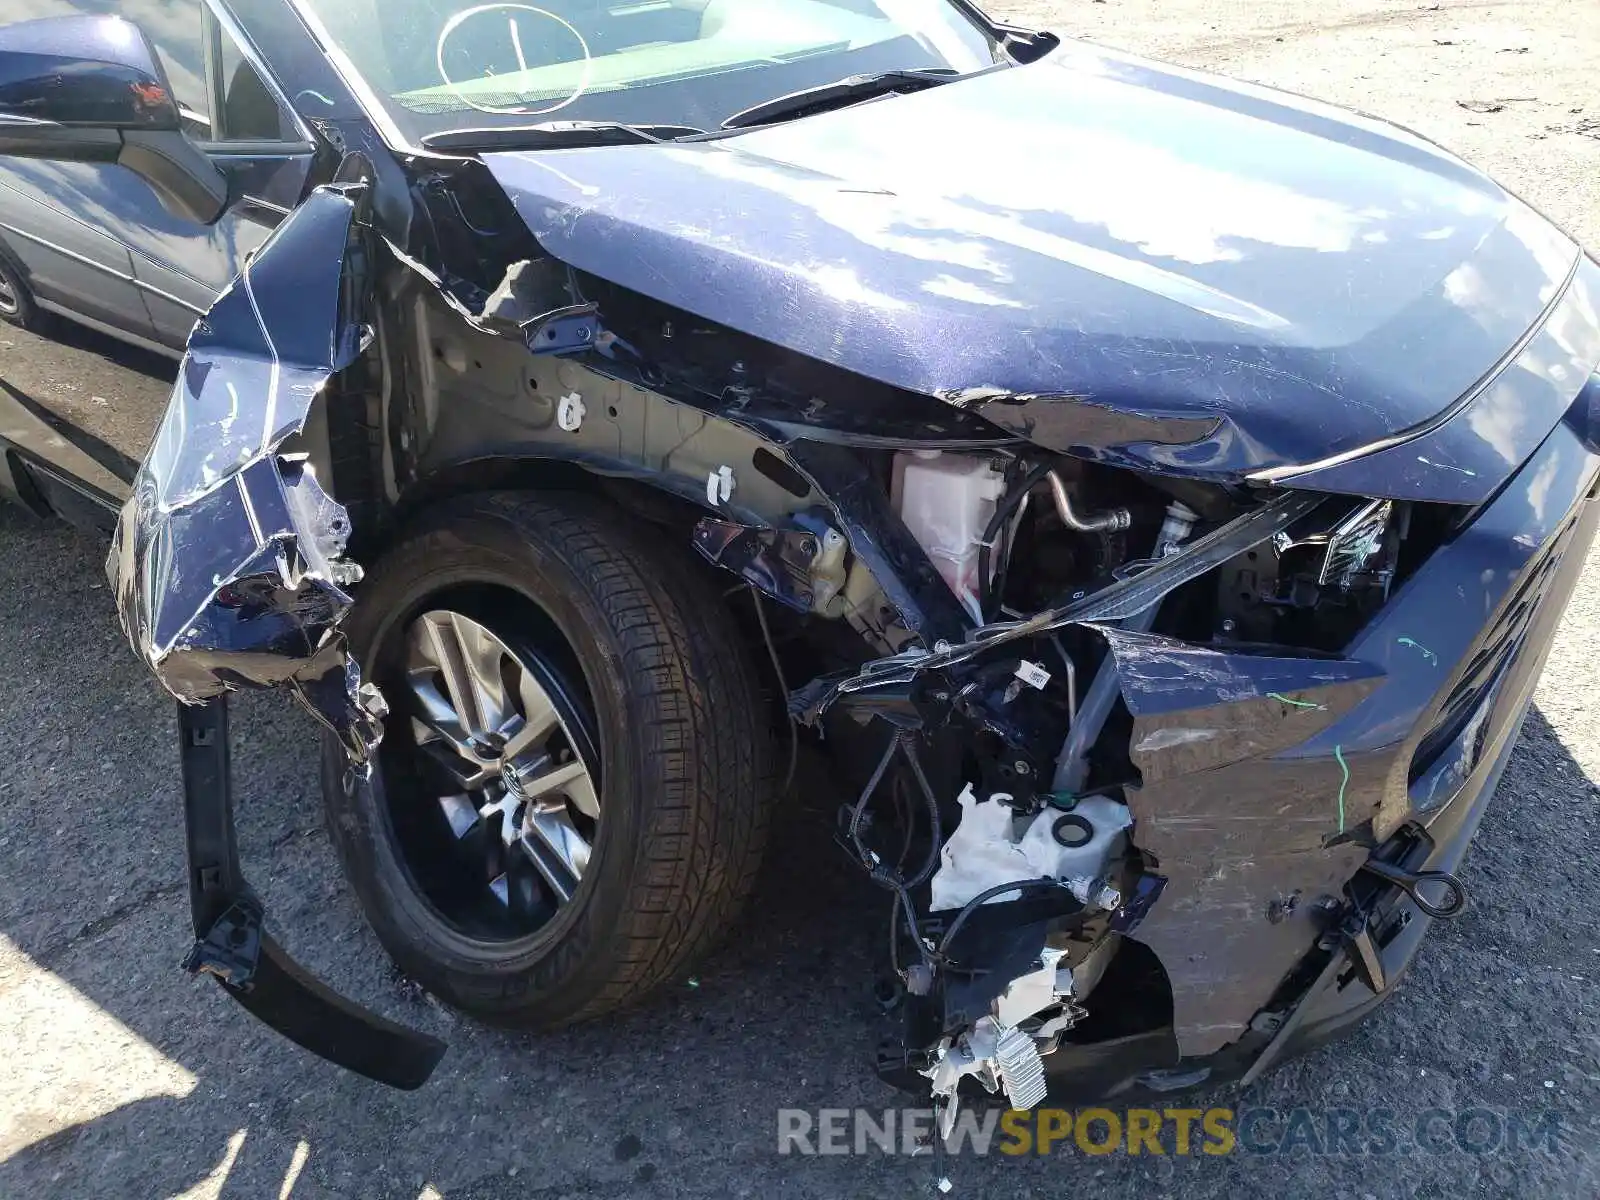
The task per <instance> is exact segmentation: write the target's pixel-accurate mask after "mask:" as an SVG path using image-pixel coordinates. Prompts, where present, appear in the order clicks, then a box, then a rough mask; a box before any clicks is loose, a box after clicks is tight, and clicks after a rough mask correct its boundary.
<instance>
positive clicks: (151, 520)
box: [107, 188, 382, 760]
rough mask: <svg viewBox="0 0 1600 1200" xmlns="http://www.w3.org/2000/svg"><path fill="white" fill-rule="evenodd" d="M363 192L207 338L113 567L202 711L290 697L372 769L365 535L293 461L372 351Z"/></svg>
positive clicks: (292, 236)
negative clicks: (341, 379) (362, 290)
mask: <svg viewBox="0 0 1600 1200" xmlns="http://www.w3.org/2000/svg"><path fill="white" fill-rule="evenodd" d="M359 194H360V189H359V188H347V189H338V188H321V189H318V190H317V191H316V192H315V193H313V195H312V196H311V197H310V198H309V199H308V200H307V201H306V202H305V203H304V204H303V205H301V206H300V207H299V208H298V209H296V210H295V211H294V212H293V213H292V214H291V215H290V216H289V217H288V218H287V219H286V220H285V221H284V222H283V223H282V224H281V225H279V226H278V228H277V230H276V231H275V232H274V233H273V236H272V237H271V238H270V239H269V240H268V241H267V242H266V244H265V245H263V246H262V247H261V249H260V250H259V251H258V252H257V253H256V254H255V255H254V256H253V257H252V258H250V259H249V260H248V261H247V262H246V264H245V267H244V271H243V272H242V273H241V274H240V275H239V277H238V278H237V279H235V280H234V281H233V283H232V284H230V285H229V286H228V287H227V289H225V290H224V291H223V293H222V295H221V296H220V297H218V299H217V302H216V303H215V305H213V306H212V308H211V311H210V312H208V313H207V314H206V316H205V317H204V318H203V319H202V320H201V321H200V323H199V324H198V325H197V326H196V327H195V331H194V333H193V335H192V336H191V337H190V339H189V349H188V353H187V354H186V355H185V356H184V360H183V365H182V367H181V368H180V370H179V374H178V381H177V384H176V385H175V386H174V388H173V392H172V400H171V402H170V403H169V405H168V407H167V413H166V416H165V418H163V420H162V423H161V428H160V430H159V431H158V433H157V435H156V440H155V444H154V445H153V446H152V447H151V450H150V454H149V457H148V458H146V459H145V462H144V465H143V467H142V468H141V469H140V471H139V474H138V477H137V478H136V479H135V480H134V485H133V492H132V495H131V496H130V497H129V499H128V502H127V505H126V506H125V507H124V508H123V510H122V515H121V518H120V519H119V521H118V523H117V535H116V541H115V543H114V544H113V546H112V550H111V557H110V560H109V562H108V563H107V573H108V574H109V576H110V577H111V582H112V585H113V587H114V588H115V590H116V595H117V606H118V609H119V611H120V614H121V618H122V627H123V630H124V632H125V633H126V634H127V636H128V640H129V641H130V642H131V643H132V644H133V648H134V651H135V652H136V653H137V654H138V655H139V656H140V658H142V659H143V660H144V661H145V662H146V663H147V664H148V665H149V666H150V668H151V669H152V670H153V671H154V672H155V673H156V677H157V678H158V679H159V680H160V681H161V683H162V686H164V687H165V688H166V689H167V690H168V691H169V692H171V693H172V694H173V695H174V696H176V697H177V698H178V699H179V700H182V701H185V702H187V703H193V702H195V701H198V700H205V699H209V698H211V697H215V696H220V695H222V694H223V693H224V692H226V691H229V690H231V689H234V688H239V687H271V686H286V687H288V688H290V689H291V690H293V691H294V692H295V693H296V695H298V696H299V697H300V698H301V700H302V701H304V702H305V703H306V704H307V706H308V707H309V708H311V709H312V711H313V712H315V713H316V714H317V715H318V716H319V717H320V718H321V719H323V720H324V721H326V722H327V723H328V724H329V725H331V726H332V727H333V728H334V729H335V730H337V731H338V732H339V734H340V736H341V737H342V738H343V740H344V742H345V744H346V746H347V747H348V749H349V750H350V753H351V755H352V757H354V758H356V759H357V760H364V759H365V758H366V757H367V756H368V754H369V753H370V751H371V749H372V747H373V746H374V745H375V744H376V742H377V738H378V734H379V730H378V724H377V720H378V718H379V717H381V715H382V712H381V700H380V699H379V698H378V697H377V694H376V692H375V691H370V690H367V691H363V689H362V688H361V685H360V680H359V678H358V676H357V674H356V671H355V668H354V666H353V664H351V663H350V661H349V659H348V657H347V655H346V653H345V648H344V639H343V636H342V635H341V634H340V633H339V632H338V630H337V628H336V627H337V625H338V623H339V621H340V619H341V618H342V617H343V616H344V613H345V611H346V610H347V609H348V608H349V606H350V596H349V594H348V593H347V592H346V591H345V585H346V584H348V583H351V582H353V581H354V580H356V579H358V578H359V577H360V568H359V567H357V566H355V565H354V564H353V563H346V562H344V561H342V560H341V558H340V555H342V554H343V552H344V546H345V541H346V539H347V538H348V536H349V533H350V523H349V518H348V516H347V515H346V513H345V510H344V508H343V507H342V506H341V505H339V504H338V503H337V502H336V501H334V500H333V499H332V498H331V497H330V496H329V495H328V494H327V492H326V491H324V489H323V486H322V483H321V482H319V480H318V479H317V477H316V474H315V471H314V469H313V467H312V466H311V464H310V462H309V461H308V460H307V459H306V458H305V456H303V455H290V454H285V453H282V452H281V450H282V447H283V446H284V444H285V443H286V442H287V441H288V440H289V439H290V438H292V437H293V436H294V435H296V434H298V433H299V432H300V431H301V430H302V429H303V428H304V427H305V424H306V420H307V418H308V416H309V415H310V413H311V408H312V405H313V404H315V403H316V402H317V401H318V400H319V399H320V398H321V397H322V396H323V394H324V390H325V388H326V386H327V383H328V381H329V379H330V378H332V376H333V375H335V374H336V373H337V372H338V371H339V370H341V369H342V368H344V367H346V366H348V365H349V364H350V363H351V362H353V361H354V360H355V358H356V357H357V356H358V355H359V353H360V338H361V332H360V325H359V323H358V322H357V321H356V320H355V319H354V314H352V313H350V312H348V311H345V310H346V308H347V305H346V302H345V299H344V289H343V286H342V284H343V273H344V263H345V252H346V248H347V245H348V243H349V240H350V237H351V235H352V228H353V222H354V218H355V211H356V199H357V197H358V196H359Z"/></svg>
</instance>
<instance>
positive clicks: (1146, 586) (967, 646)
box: [790, 492, 1325, 724]
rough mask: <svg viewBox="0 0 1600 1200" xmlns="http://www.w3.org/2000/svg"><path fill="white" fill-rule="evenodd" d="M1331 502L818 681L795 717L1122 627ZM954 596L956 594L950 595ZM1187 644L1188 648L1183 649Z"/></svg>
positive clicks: (1241, 525) (1224, 533) (1264, 514)
mask: <svg viewBox="0 0 1600 1200" xmlns="http://www.w3.org/2000/svg"><path fill="white" fill-rule="evenodd" d="M1324 499H1325V497H1323V496H1319V495H1314V494H1310V493H1305V492H1286V493H1284V494H1282V495H1280V496H1276V497H1274V498H1272V499H1271V500H1269V501H1267V503H1265V504H1263V505H1262V506H1261V507H1260V508H1257V509H1254V510H1252V511H1250V512H1248V513H1245V514H1244V515H1243V516H1242V517H1239V518H1238V519H1237V520H1234V521H1230V522H1229V523H1228V524H1226V525H1223V526H1222V527H1220V528H1218V529H1214V530H1212V531H1211V532H1210V533H1208V534H1206V535H1205V536H1204V537H1201V538H1197V539H1196V540H1195V541H1193V542H1190V543H1189V544H1188V545H1186V546H1185V547H1184V548H1183V549H1182V550H1180V551H1179V552H1178V553H1176V554H1171V555H1168V556H1167V557H1166V558H1164V559H1162V560H1161V562H1160V563H1159V564H1157V565H1155V566H1152V567H1150V568H1148V569H1147V570H1144V571H1141V572H1139V573H1138V574H1135V575H1131V576H1128V577H1126V578H1124V579H1120V580H1118V581H1117V582H1115V583H1112V584H1109V585H1108V586H1106V587H1103V588H1101V589H1100V590H1099V591H1097V592H1093V593H1090V594H1089V595H1086V596H1085V595H1081V594H1080V595H1079V596H1077V597H1076V598H1074V599H1073V600H1072V601H1071V603H1069V604H1066V605H1063V606H1062V607H1060V608H1053V609H1046V610H1045V611H1044V612H1040V613H1035V614H1034V615H1033V616H1031V617H1028V618H1027V619H1025V620H1021V621H999V622H995V623H993V624H990V625H985V626H983V627H982V628H980V629H976V630H973V631H972V634H971V636H970V637H969V638H968V639H967V640H965V641H962V642H960V643H956V644H953V645H943V646H936V647H935V648H934V649H933V651H932V652H931V653H930V652H928V651H925V650H921V649H918V650H911V651H907V652H904V653H901V654H896V655H891V656H889V657H887V658H880V659H875V660H874V661H872V662H869V663H867V664H866V665H865V666H864V667H863V668H862V669H861V670H860V671H859V672H857V673H856V674H855V675H853V676H851V677H849V678H846V679H826V680H814V681H812V683H810V684H808V685H806V686H805V687H803V688H800V689H798V690H797V691H796V692H795V693H794V695H793V696H791V697H790V709H791V711H793V712H796V713H797V714H798V715H799V716H800V718H801V719H802V720H804V721H805V722H806V723H808V724H811V723H815V722H816V721H818V720H820V719H821V718H822V716H823V714H824V713H826V712H827V710H828V709H829V708H830V707H831V706H832V705H833V704H834V702H835V701H837V700H839V699H840V698H841V697H843V696H848V695H851V694H855V693H865V692H872V691H875V690H878V689H894V688H903V687H905V686H906V685H907V684H909V683H911V682H912V681H913V680H915V679H916V677H917V676H918V675H921V674H923V673H924V672H927V671H933V670H938V669H941V668H944V667H949V666H954V665H956V664H958V663H961V662H965V661H967V660H969V659H972V658H975V657H976V656H978V655H979V654H982V653H984V652H986V651H989V650H993V649H995V648H997V647H999V646H1001V645H1004V644H1005V643H1007V642H1014V641H1018V640H1020V639H1023V638H1029V637H1034V636H1036V635H1038V634H1044V633H1049V632H1051V631H1052V630H1055V629H1060V628H1062V627H1063V626H1066V625H1074V624H1088V623H1091V622H1095V621H1118V620H1122V619H1124V618H1126V617H1131V616H1133V615H1134V614H1135V613H1139V612H1143V611H1144V610H1145V609H1147V608H1149V607H1150V606H1151V605H1152V604H1155V603H1158V602H1159V601H1160V599H1161V598H1162V597H1163V596H1165V595H1166V594H1167V593H1168V592H1170V591H1172V590H1173V589H1174V588H1177V587H1181V586H1182V585H1183V584H1185V583H1187V582H1189V581H1190V580H1191V579H1198V578H1199V577H1200V576H1201V575H1204V574H1205V573H1206V572H1207V571H1210V570H1213V569H1214V568H1216V567H1218V566H1220V565H1221V564H1223V563H1225V562H1227V561H1228V560H1229V559H1231V558H1233V557H1235V556H1236V555H1239V554H1242V553H1244V552H1245V551H1246V550H1249V549H1251V548H1252V547H1254V546H1258V545H1260V544H1261V543H1262V542H1264V541H1266V540H1267V539H1268V538H1270V537H1272V536H1273V535H1274V534H1275V533H1277V532H1279V531H1280V530H1283V529H1287V528H1288V527H1289V526H1290V525H1293V524H1294V523H1295V522H1296V521H1298V520H1300V519H1301V518H1302V517H1305V516H1307V515H1308V514H1310V513H1311V512H1313V511H1314V510H1315V509H1316V508H1317V507H1318V506H1320V505H1321V504H1322V502H1323V500H1324ZM946 591H948V589H946ZM1180 644H1181V643H1180Z"/></svg>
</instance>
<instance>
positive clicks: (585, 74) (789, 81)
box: [297, 0, 1003, 145]
mask: <svg viewBox="0 0 1600 1200" xmlns="http://www.w3.org/2000/svg"><path fill="white" fill-rule="evenodd" d="M297 3H299V5H300V6H301V8H302V9H304V10H305V11H306V13H307V15H308V17H309V18H310V19H311V23H312V24H313V26H314V27H315V26H319V25H320V26H321V29H322V31H323V32H325V34H326V36H327V37H328V38H330V39H331V40H332V41H333V42H334V43H335V44H336V45H337V46H338V47H339V49H340V50H341V51H342V52H343V54H344V55H345V57H346V58H348V59H349V60H350V63H351V64H352V65H353V66H354V68H355V70H356V71H357V72H359V74H360V75H361V77H362V78H363V79H364V80H365V81H366V83H367V85H368V86H369V87H370V88H371V89H372V90H373V91H374V92H375V93H377V95H378V98H379V100H380V101H381V102H382V103H383V104H384V105H385V107H386V108H387V111H388V115H389V117H390V119H391V120H392V121H393V122H394V124H395V125H396V126H398V127H399V129H400V131H401V132H402V133H403V134H404V135H405V136H406V139H407V140H408V141H409V142H410V143H411V144H413V145H415V144H417V143H418V142H420V140H421V139H422V137H423V136H424V135H426V134H430V133H438V132H442V131H444V130H451V129H463V128H492V127H495V126H497V125H518V124H523V125H525V124H529V123H531V122H534V121H546V120H569V121H570V120H576V121H596V120H598V121H617V122H626V123H628V124H640V125H663V124H671V125H688V126H693V127H695V128H698V129H715V128H717V127H718V126H720V125H721V124H722V122H723V121H724V120H726V119H727V118H728V117H729V116H731V115H733V114H734V113H736V112H740V111H742V110H744V109H747V108H750V107H751V106H752V105H756V104H760V103H762V102H764V101H767V100H771V99H773V98H775V97H777V96H783V95H787V94H789V93H790V92H797V91H800V90H802V89H805V88H811V87H816V86H819V85H822V84H827V83H832V82H834V81H836V80H839V79H842V78H844V77H845V76H849V75H858V74H870V73H874V72H878V71H888V70H896V69H902V68H916V67H943V68H947V69H954V70H956V71H959V72H961V73H962V74H965V73H967V72H970V71H975V70H979V69H981V68H984V67H989V66H992V65H994V64H995V63H996V62H997V61H1000V60H1001V59H1002V57H1003V55H1002V53H1001V51H1000V50H999V48H998V46H997V45H996V44H995V42H994V41H993V40H992V39H991V37H990V36H989V34H988V33H987V32H986V31H985V30H984V29H983V28H982V27H981V26H979V25H978V24H977V22H976V21H974V20H972V19H970V18H969V17H968V16H967V15H966V14H965V13H964V12H963V10H962V9H961V8H960V7H958V6H957V5H955V4H953V3H951V2H950V0H538V3H537V4H520V3H503V4H474V3H469V2H468V0H297Z"/></svg>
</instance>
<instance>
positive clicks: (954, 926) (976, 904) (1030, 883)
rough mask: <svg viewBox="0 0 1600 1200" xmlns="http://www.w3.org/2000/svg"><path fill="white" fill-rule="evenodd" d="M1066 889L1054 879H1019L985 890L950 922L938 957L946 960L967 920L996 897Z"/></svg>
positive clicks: (940, 940)
mask: <svg viewBox="0 0 1600 1200" xmlns="http://www.w3.org/2000/svg"><path fill="white" fill-rule="evenodd" d="M1065 887H1066V885H1065V884H1063V883H1058V882H1057V881H1056V880H1054V879H1017V880H1014V881H1012V882H1011V883H997V884H995V886H994V887H992V888H985V889H984V890H983V891H981V892H979V893H978V894H977V895H976V896H974V897H973V898H972V899H971V900H968V901H967V903H966V905H965V906H964V907H963V908H962V909H961V911H960V912H958V913H957V914H956V919H955V920H954V921H951V922H950V928H949V929H946V930H945V931H944V937H942V938H940V939H939V949H938V951H937V952H936V953H937V955H938V957H939V958H941V959H942V958H944V956H945V951H947V950H948V949H949V948H950V943H951V942H953V941H955V937H956V934H958V933H960V932H961V927H962V926H963V925H965V924H966V923H967V918H968V917H970V916H971V915H972V914H973V913H975V912H977V911H978V909H980V908H982V907H983V905H984V904H986V903H987V902H988V901H990V900H992V899H993V898H994V897H996V896H1002V895H1004V894H1005V893H1006V892H1022V891H1026V890H1027V889H1029V888H1063V889H1065Z"/></svg>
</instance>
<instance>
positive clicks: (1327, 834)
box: [1101, 628, 1385, 1055]
mask: <svg viewBox="0 0 1600 1200" xmlns="http://www.w3.org/2000/svg"><path fill="white" fill-rule="evenodd" d="M1101 632H1102V633H1103V634H1105V636H1106V638H1107V641H1108V644H1109V646H1110V649H1111V653H1112V655H1113V657H1114V659H1115V662H1116V665H1117V671H1118V676H1119V678H1120V680H1121V685H1122V695H1123V699H1124V701H1125V702H1126V703H1127V706H1128V709H1129V711H1130V712H1131V713H1132V714H1133V717H1134V722H1133V733H1132V738H1131V741H1130V752H1131V757H1132V759H1133V763H1134V765H1135V766H1136V767H1137V768H1138V769H1139V771H1140V774H1141V775H1142V777H1143V781H1144V782H1143V786H1142V787H1139V788H1130V789H1128V791H1127V799H1128V806H1129V808H1130V809H1131V810H1132V812H1133V815H1134V820H1135V829H1134V840H1135V842H1136V843H1137V844H1138V846H1139V848H1140V849H1141V850H1144V851H1146V852H1148V853H1150V854H1152V855H1154V856H1155V858H1156V860H1157V861H1158V862H1159V863H1160V864H1161V866H1160V870H1161V874H1162V875H1163V876H1165V877H1166V879H1167V884H1166V888H1165V891H1164V892H1163V894H1162V896H1161V900H1160V902H1159V903H1158V904H1155V905H1152V906H1151V907H1150V910H1149V913H1148V915H1147V916H1146V917H1145V918H1144V920H1143V922H1142V923H1141V924H1140V925H1139V927H1138V930H1137V932H1136V933H1135V934H1134V936H1135V937H1137V938H1138V940H1140V941H1142V942H1144V943H1145V944H1146V945H1148V946H1149V947H1150V948H1151V949H1152V950H1154V951H1155V953H1156V955H1157V956H1158V957H1159V958H1160V959H1161V962H1162V965H1163V966H1164V967H1165V968H1166V971H1167V977H1168V980H1169V981H1170V983H1171V985H1172V1000H1173V1021H1174V1024H1175V1026H1176V1030H1177V1036H1178V1044H1179V1046H1180V1047H1181V1049H1182V1051H1183V1053H1184V1054H1185V1055H1205V1054H1211V1053H1213V1052H1215V1051H1216V1050H1219V1049H1221V1048H1222V1047H1223V1046H1225V1045H1227V1044H1228V1043H1230V1042H1232V1041H1234V1040H1236V1039H1237V1038H1238V1037H1239V1036H1240V1035H1241V1034H1243V1033H1244V1032H1245V1030H1246V1028H1247V1027H1248V1026H1249V1023H1250V1020H1251V1018H1252V1017H1253V1016H1254V1015H1255V1013H1256V1012H1258V1011H1259V1010H1260V1009H1261V1008H1263V1007H1264V1006H1265V1005H1266V1003H1267V1002H1268V1001H1269V1000H1270V999H1271V997H1272V994H1273V992H1274V990H1275V989H1276V988H1277V986H1278V984H1279V983H1280V982H1281V981H1282V979H1283V978H1284V976H1285V975H1287V974H1288V972H1289V971H1290V970H1292V969H1293V968H1294V966H1295V965H1296V964H1297V963H1299V962H1300V961H1301V959H1303V958H1304V957H1305V955H1306V953H1307V952H1308V951H1309V950H1310V948H1311V945H1312V942H1313V941H1314V940H1315V938H1316V937H1317V935H1318V933H1319V932H1320V929H1319V927H1318V925H1317V923H1316V902H1317V901H1318V900H1319V899H1320V898H1322V897H1324V896H1339V895H1340V894H1341V893H1342V890H1343V887H1344V884H1345V882H1346V881H1347V880H1349V879H1350V877H1351V876H1352V875H1354V874H1355V872H1356V870H1357V868H1359V867H1360V865H1361V863H1362V862H1363V861H1364V860H1365V859H1366V857H1367V855H1368V853H1369V852H1370V849H1371V847H1370V845H1369V844H1368V841H1367V839H1364V838H1360V837H1358V836H1355V835H1356V831H1357V830H1358V829H1359V828H1360V827H1363V826H1369V825H1370V822H1371V820H1372V818H1373V816H1374V814H1375V813H1376V811H1377V807H1378V801H1379V797H1380V795H1381V789H1380V788H1378V787H1375V786H1372V782H1373V781H1371V780H1370V779H1368V778H1365V777H1363V779H1362V780H1361V783H1362V785H1363V786H1352V785H1351V771H1352V770H1354V771H1358V772H1364V770H1365V768H1366V765H1367V764H1366V763H1365V762H1363V761H1360V760H1356V759H1353V758H1349V757H1346V756H1345V755H1344V754H1343V753H1342V752H1336V754H1334V755H1331V756H1327V757H1317V758H1304V759H1291V758H1274V757H1273V755H1275V754H1278V753H1279V752H1281V751H1284V750H1287V749H1289V748H1290V747H1293V746H1297V745H1299V744H1300V743H1302V742H1305V741H1306V740H1307V739H1310V738H1312V737H1314V736H1316V735H1318V734H1320V733H1322V732H1323V731H1324V730H1325V729H1328V728H1329V727H1330V726H1332V725H1333V724H1334V723H1335V722H1337V721H1338V720H1339V719H1340V718H1341V717H1343V716H1344V715H1345V714H1347V713H1348V712H1350V711H1351V710H1352V709H1353V708H1355V706H1356V705H1358V704H1360V703H1361V702H1362V701H1363V700H1364V699H1366V698H1367V696H1369V695H1371V694H1372V693H1373V691H1374V690H1376V689H1377V687H1378V686H1379V685H1380V684H1381V683H1382V682H1383V679H1384V677H1385V673H1384V671H1383V670H1382V669H1381V668H1379V667H1376V666H1372V665H1370V664H1367V663H1361V662H1352V661H1348V660H1343V659H1304V658H1277V657H1270V656H1257V655H1245V654H1232V653H1223V652H1221V651H1217V650H1213V649H1209V648H1206V647H1199V646H1192V645H1189V644H1187V643H1184V642H1179V641H1176V640H1174V639H1171V638H1165V637H1160V636H1157V635H1154V634H1139V633H1130V632H1127V631H1124V630H1119V629H1115V628H1103V629H1101Z"/></svg>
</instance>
